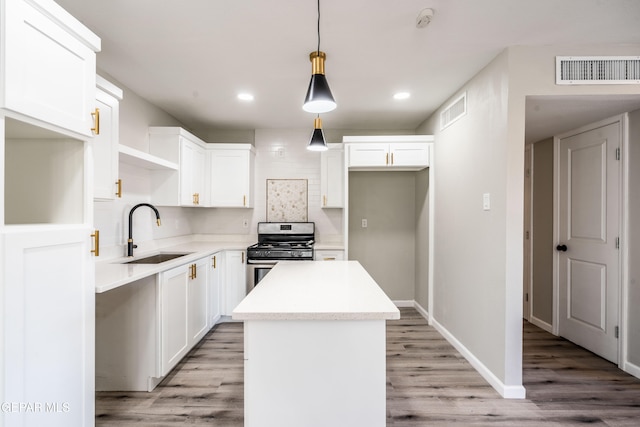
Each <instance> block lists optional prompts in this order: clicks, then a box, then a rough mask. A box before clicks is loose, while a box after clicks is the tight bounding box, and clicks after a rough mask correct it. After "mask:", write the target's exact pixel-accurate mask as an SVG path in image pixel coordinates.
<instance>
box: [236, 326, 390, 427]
mask: <svg viewBox="0 0 640 427" xmlns="http://www.w3.org/2000/svg"><path fill="white" fill-rule="evenodd" d="M385 327H386V323H385V321H384V320H351V321H347V320H295V321H291V320H289V321H287V320H281V321H278V320H255V321H245V325H244V337H245V426H246V427H254V426H260V427H269V426H278V427H288V426H291V427H294V426H295V427H299V426H303V425H304V426H305V427H315V426H318V427H320V426H322V427H326V426H333V427H340V426H356V425H362V426H368V427H377V426H380V427H384V426H385V416H386V358H385V357H386V355H385V350H386V342H385Z"/></svg>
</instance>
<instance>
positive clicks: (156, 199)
mask: <svg viewBox="0 0 640 427" xmlns="http://www.w3.org/2000/svg"><path fill="white" fill-rule="evenodd" d="M205 148H206V143H205V142H204V141H202V140H201V139H199V138H198V137H196V136H195V135H193V134H191V133H189V132H187V131H186V130H184V129H182V128H179V127H150V128H149V153H150V154H151V155H153V156H157V157H159V158H162V159H165V160H167V161H169V162H173V163H177V164H178V165H179V169H178V170H177V171H174V170H153V171H152V189H151V203H153V204H155V205H159V206H206V205H207V200H206V192H205V187H206V178H205V167H206V157H205Z"/></svg>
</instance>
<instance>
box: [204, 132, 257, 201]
mask: <svg viewBox="0 0 640 427" xmlns="http://www.w3.org/2000/svg"><path fill="white" fill-rule="evenodd" d="M209 145H210V148H208V149H207V156H208V175H209V179H208V183H209V206H211V207H220V208H251V207H253V169H254V161H255V150H254V148H253V146H252V145H251V144H209Z"/></svg>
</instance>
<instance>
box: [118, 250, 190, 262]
mask: <svg viewBox="0 0 640 427" xmlns="http://www.w3.org/2000/svg"><path fill="white" fill-rule="evenodd" d="M185 255H189V253H168V252H161V253H159V254H155V255H151V256H147V257H144V258H138V259H134V260H133V261H126V262H123V264H160V263H163V262H166V261H171V260H172V259H176V258H180V257H182V256H185Z"/></svg>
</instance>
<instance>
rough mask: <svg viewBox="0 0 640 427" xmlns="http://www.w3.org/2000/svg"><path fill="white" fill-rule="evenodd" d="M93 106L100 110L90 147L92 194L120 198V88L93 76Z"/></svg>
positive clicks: (97, 197)
mask: <svg viewBox="0 0 640 427" xmlns="http://www.w3.org/2000/svg"><path fill="white" fill-rule="evenodd" d="M96 87H97V89H96V108H98V111H99V113H100V120H99V122H98V128H97V129H96V135H95V138H93V142H92V144H91V147H92V149H93V159H94V161H93V197H94V199H97V200H113V199H115V198H116V197H122V185H121V182H120V181H119V180H118V155H119V154H118V146H119V137H118V134H119V129H120V128H119V118H120V101H121V100H122V90H121V89H120V88H118V87H116V86H114V85H113V84H111V83H109V82H108V81H106V80H105V79H103V78H102V77H100V76H96Z"/></svg>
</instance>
